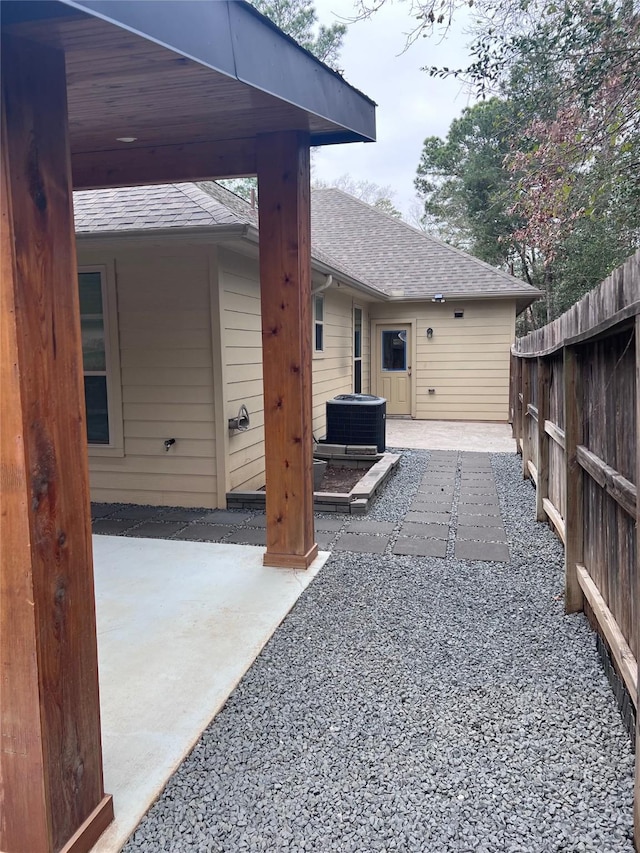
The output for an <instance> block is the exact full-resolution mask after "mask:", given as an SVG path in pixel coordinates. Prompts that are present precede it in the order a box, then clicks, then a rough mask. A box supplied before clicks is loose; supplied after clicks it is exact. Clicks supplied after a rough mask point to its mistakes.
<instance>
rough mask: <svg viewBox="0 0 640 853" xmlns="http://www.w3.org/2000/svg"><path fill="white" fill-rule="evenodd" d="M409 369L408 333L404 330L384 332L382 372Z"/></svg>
mask: <svg viewBox="0 0 640 853" xmlns="http://www.w3.org/2000/svg"><path fill="white" fill-rule="evenodd" d="M406 369H407V333H406V332H405V331H404V330H403V329H399V330H397V331H395V330H394V331H390V330H385V331H383V332H382V370H383V371H396V370H406Z"/></svg>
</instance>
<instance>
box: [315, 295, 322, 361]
mask: <svg viewBox="0 0 640 853" xmlns="http://www.w3.org/2000/svg"><path fill="white" fill-rule="evenodd" d="M313 349H314V352H324V296H322V295H318V294H316V295H315V296H314V297H313Z"/></svg>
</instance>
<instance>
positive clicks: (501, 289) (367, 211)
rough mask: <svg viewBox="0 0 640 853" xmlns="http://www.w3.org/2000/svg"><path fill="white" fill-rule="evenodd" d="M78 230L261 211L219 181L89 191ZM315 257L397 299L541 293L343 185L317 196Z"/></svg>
mask: <svg viewBox="0 0 640 853" xmlns="http://www.w3.org/2000/svg"><path fill="white" fill-rule="evenodd" d="M74 213H75V223H76V232H77V233H78V234H98V233H102V234H104V233H122V232H127V231H155V230H158V229H165V228H176V229H178V228H197V227H212V226H221V225H239V226H243V225H245V226H246V225H248V226H252V227H253V228H255V229H257V227H258V211H257V210H256V209H255V208H253V207H252V206H251V205H250V204H248V203H247V202H246V201H245V200H244V199H242V198H240V196H237V195H236V194H235V193H233V192H230V191H229V190H227V189H225V187H223V186H221V185H220V184H217V183H215V182H209V181H206V182H201V183H198V184H192V183H184V184H166V185H161V186H146V187H124V188H118V189H105V190H81V191H78V192H75V193H74ZM311 233H312V256H313V258H314V259H315V260H316V261H319V262H320V263H323V264H324V265H325V266H326V267H329V268H330V269H332V270H336V272H337V273H342V274H343V275H345V276H347V277H349V278H350V279H351V280H352V281H353V282H355V283H360V284H361V285H365V286H366V287H369V288H371V289H372V290H373V291H374V292H376V293H379V294H380V295H381V296H382V297H384V296H387V297H390V298H397V299H431V298H432V297H433V295H434V294H435V293H442V294H443V296H445V297H447V296H448V297H454V296H457V297H468V296H478V297H490V296H492V297H499V296H515V297H516V299H517V304H518V308H519V310H522V308H524V307H525V306H526V305H528V304H529V303H530V302H532V301H533V300H534V299H535V298H536V297H537V296H539V295H540V293H539V291H537V290H536V289H535V288H533V287H530V286H529V285H528V284H525V282H523V281H521V280H520V279H518V278H514V277H513V276H510V275H507V274H506V273H504V272H501V271H500V270H497V269H495V268H494V267H492V266H489V264H485V263H483V262H482V261H479V260H478V259H477V258H474V257H472V256H471V255H468V254H466V252H462V251H460V250H459V249H454V248H453V247H452V246H449V245H448V244H446V243H443V242H441V241H440V240H436V239H435V238H433V237H430V236H428V235H426V234H424V233H423V232H422V231H418V230H417V229H415V228H412V227H411V226H410V225H407V224H406V223H405V222H402V221H400V220H398V219H395V218H394V217H393V216H389V215H388V214H386V213H382V212H381V211H379V210H377V209H376V208H374V207H371V206H370V205H368V204H365V203H364V202H361V201H359V200H358V199H356V198H354V197H353V196H350V195H347V194H346V193H344V192H342V191H341V190H337V189H316V190H313V193H312V202H311Z"/></svg>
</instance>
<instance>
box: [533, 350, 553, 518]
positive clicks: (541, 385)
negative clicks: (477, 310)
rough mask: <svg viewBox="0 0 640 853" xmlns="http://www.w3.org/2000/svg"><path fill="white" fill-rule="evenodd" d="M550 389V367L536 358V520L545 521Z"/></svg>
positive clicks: (544, 360) (547, 485) (547, 484)
mask: <svg viewBox="0 0 640 853" xmlns="http://www.w3.org/2000/svg"><path fill="white" fill-rule="evenodd" d="M550 390H551V367H550V365H549V361H548V360H547V359H546V358H539V359H538V389H537V398H538V429H537V433H536V440H537V442H538V482H537V484H536V521H546V520H547V514H546V512H545V511H544V503H543V501H544V499H545V498H548V497H549V437H548V436H547V433H546V432H545V423H546V421H547V419H548V417H549V394H550Z"/></svg>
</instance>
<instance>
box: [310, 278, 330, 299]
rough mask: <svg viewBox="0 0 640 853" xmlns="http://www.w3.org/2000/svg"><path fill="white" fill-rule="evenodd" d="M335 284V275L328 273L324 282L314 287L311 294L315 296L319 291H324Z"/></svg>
mask: <svg viewBox="0 0 640 853" xmlns="http://www.w3.org/2000/svg"><path fill="white" fill-rule="evenodd" d="M332 284H333V276H332V275H328V276H327V277H326V278H325V280H324V281H323V282H322V284H319V285H318V286H317V287H314V288H313V290H312V291H311V295H312V296H315V295H316V294H317V293H322V291H323V290H327V289H328V288H329V287H331V285H332Z"/></svg>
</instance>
